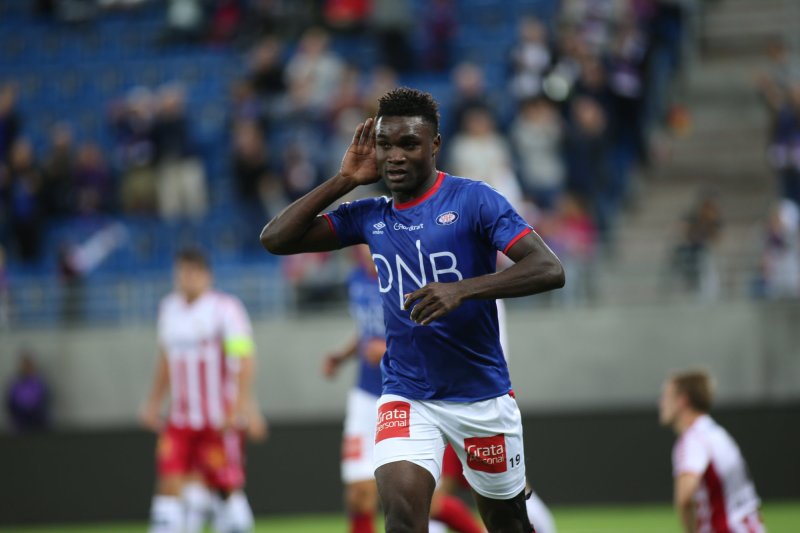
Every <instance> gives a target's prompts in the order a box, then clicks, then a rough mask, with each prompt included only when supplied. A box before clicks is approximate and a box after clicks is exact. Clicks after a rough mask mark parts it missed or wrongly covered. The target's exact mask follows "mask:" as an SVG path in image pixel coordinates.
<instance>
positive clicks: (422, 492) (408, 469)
mask: <svg viewBox="0 0 800 533" xmlns="http://www.w3.org/2000/svg"><path fill="white" fill-rule="evenodd" d="M375 479H376V481H377V485H378V492H379V494H380V500H381V505H382V506H383V512H384V522H385V527H386V531H387V533H395V532H403V533H423V532H427V531H428V520H429V518H428V517H429V515H430V504H431V498H432V496H433V491H434V489H435V488H436V481H435V480H434V478H433V476H431V475H430V472H429V471H428V470H427V469H425V468H423V467H422V466H420V465H418V464H414V463H411V462H409V461H394V462H391V463H387V464H384V465H382V466H380V467H378V469H377V470H376V471H375Z"/></svg>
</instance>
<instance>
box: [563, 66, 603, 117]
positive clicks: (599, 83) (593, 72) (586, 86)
mask: <svg viewBox="0 0 800 533" xmlns="http://www.w3.org/2000/svg"><path fill="white" fill-rule="evenodd" d="M577 64H578V65H579V74H578V79H577V80H576V81H575V85H574V87H573V90H572V94H573V96H574V97H577V96H586V97H588V98H591V99H593V100H594V101H596V102H597V103H599V104H600V107H602V108H603V111H604V112H605V113H611V112H612V103H611V91H610V89H609V84H608V79H607V77H608V76H607V73H606V69H605V66H603V62H602V61H601V60H600V59H599V58H598V57H596V56H594V55H585V56H584V57H582V58H581V59H580V60H579V61H578V63H577Z"/></svg>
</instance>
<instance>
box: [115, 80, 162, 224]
mask: <svg viewBox="0 0 800 533" xmlns="http://www.w3.org/2000/svg"><path fill="white" fill-rule="evenodd" d="M154 106H155V104H154V98H153V95H152V93H151V92H150V90H149V89H147V88H145V87H135V88H133V89H131V91H130V92H129V93H128V95H127V97H126V98H125V99H124V101H122V102H119V103H115V104H113V105H112V107H111V113H110V120H111V126H112V127H113V128H114V133H115V136H116V144H117V146H116V154H117V161H118V164H119V168H120V173H121V178H122V180H121V190H120V200H121V202H122V208H123V210H124V211H125V212H126V213H152V212H154V211H155V207H156V185H155V173H154V171H153V157H154V152H155V150H154V147H153V137H152V129H153V112H154Z"/></svg>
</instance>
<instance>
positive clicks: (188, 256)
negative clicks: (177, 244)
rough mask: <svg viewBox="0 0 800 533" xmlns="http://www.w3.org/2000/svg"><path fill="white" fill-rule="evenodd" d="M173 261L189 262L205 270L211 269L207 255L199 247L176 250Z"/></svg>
mask: <svg viewBox="0 0 800 533" xmlns="http://www.w3.org/2000/svg"><path fill="white" fill-rule="evenodd" d="M175 262H177V263H190V264H193V265H197V266H199V267H202V268H204V269H206V270H209V271H210V270H211V265H210V264H209V262H208V256H207V255H206V254H205V252H203V250H201V249H200V248H181V249H180V250H178V253H177V254H175Z"/></svg>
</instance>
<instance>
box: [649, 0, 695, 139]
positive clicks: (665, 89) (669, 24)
mask: <svg viewBox="0 0 800 533" xmlns="http://www.w3.org/2000/svg"><path fill="white" fill-rule="evenodd" d="M692 3H693V2H690V1H687V0H658V1H656V2H655V6H654V7H655V11H654V12H653V14H652V16H651V18H650V20H649V26H648V29H647V34H648V36H649V43H648V44H649V46H648V51H647V81H646V90H647V94H646V96H645V108H644V123H645V125H646V128H647V129H648V130H650V129H651V128H653V127H655V126H658V125H659V124H661V123H662V122H663V121H664V119H665V118H666V115H667V107H668V104H669V101H668V100H669V89H670V85H671V83H670V82H671V81H672V78H673V77H674V76H675V73H676V72H677V70H678V68H679V67H680V64H681V58H682V55H683V47H684V39H685V38H686V34H687V31H686V27H687V25H688V20H689V16H690V12H691V10H692Z"/></svg>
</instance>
